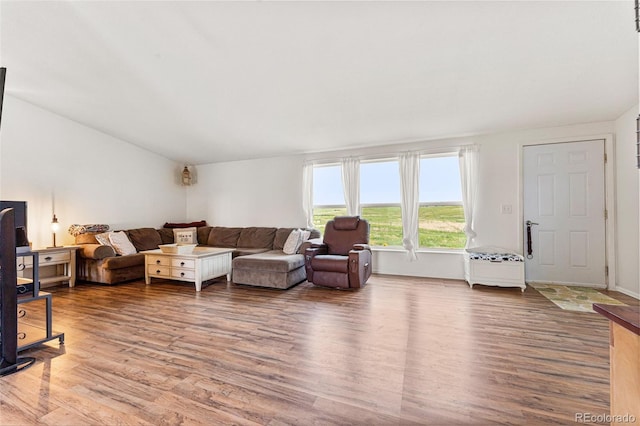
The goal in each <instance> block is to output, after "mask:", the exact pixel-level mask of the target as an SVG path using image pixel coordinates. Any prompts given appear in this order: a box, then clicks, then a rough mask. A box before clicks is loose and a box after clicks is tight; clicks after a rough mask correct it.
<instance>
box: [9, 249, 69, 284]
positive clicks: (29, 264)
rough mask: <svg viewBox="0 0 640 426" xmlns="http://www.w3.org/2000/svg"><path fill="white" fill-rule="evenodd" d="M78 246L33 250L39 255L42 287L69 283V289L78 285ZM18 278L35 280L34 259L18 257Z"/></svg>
mask: <svg viewBox="0 0 640 426" xmlns="http://www.w3.org/2000/svg"><path fill="white" fill-rule="evenodd" d="M77 249H78V247H77V246H62V247H51V248H41V249H32V250H31V251H33V252H37V253H38V266H39V270H40V285H41V286H42V285H47V284H55V283H60V282H65V281H67V282H69V287H73V286H75V285H76V250H77ZM16 261H17V267H18V277H24V278H33V257H32V256H17V258H16Z"/></svg>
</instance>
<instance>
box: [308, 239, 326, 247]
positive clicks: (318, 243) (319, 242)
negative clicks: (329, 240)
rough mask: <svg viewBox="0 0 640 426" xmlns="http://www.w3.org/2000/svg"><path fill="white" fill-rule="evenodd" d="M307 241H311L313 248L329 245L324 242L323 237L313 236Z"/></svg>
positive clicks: (310, 244)
mask: <svg viewBox="0 0 640 426" xmlns="http://www.w3.org/2000/svg"><path fill="white" fill-rule="evenodd" d="M305 242H306V243H309V246H310V247H312V248H316V247H327V245H326V244H325V243H324V242H322V238H312V239H310V240H307V241H305Z"/></svg>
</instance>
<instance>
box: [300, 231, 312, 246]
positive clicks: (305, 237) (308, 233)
mask: <svg viewBox="0 0 640 426" xmlns="http://www.w3.org/2000/svg"><path fill="white" fill-rule="evenodd" d="M298 231H300V232H302V236H301V237H300V243H301V244H302V243H304V242H305V241H307V240H308V239H309V237H311V231H309V230H308V229H298Z"/></svg>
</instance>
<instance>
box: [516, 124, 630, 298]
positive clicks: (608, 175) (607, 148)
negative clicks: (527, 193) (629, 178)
mask: <svg viewBox="0 0 640 426" xmlns="http://www.w3.org/2000/svg"><path fill="white" fill-rule="evenodd" d="M593 140H604V152H605V154H606V156H607V161H606V163H605V165H604V179H605V183H604V184H605V194H604V200H605V201H604V202H605V208H606V209H607V218H606V219H605V231H604V232H605V254H604V256H605V259H604V261H605V267H606V268H607V274H606V275H605V283H606V285H605V287H602V288H606V289H608V290H615V288H616V269H617V267H616V265H617V263H616V205H615V155H614V154H615V149H614V140H613V135H612V134H597V135H588V136H582V137H579V136H572V137H563V138H555V139H539V140H532V141H528V142H520V143H519V150H518V156H519V161H518V166H519V168H520V170H519V173H518V178H519V180H520V181H519V188H520V200H519V202H520V206H518V207H519V208H518V210H519V224H518V244H519V246H520V247H522V250H523V253H524V252H525V251H524V244H525V237H524V220H525V217H524V148H525V147H527V146H534V145H551V144H558V143H569V142H584V141H593ZM525 278H526V277H525Z"/></svg>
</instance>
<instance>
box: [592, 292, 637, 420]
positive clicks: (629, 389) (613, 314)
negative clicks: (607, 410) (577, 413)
mask: <svg viewBox="0 0 640 426" xmlns="http://www.w3.org/2000/svg"><path fill="white" fill-rule="evenodd" d="M593 309H594V310H595V311H596V312H598V313H600V314H602V315H604V316H605V317H607V318H609V331H610V335H609V354H610V361H611V362H610V365H611V367H610V368H611V419H610V420H611V424H612V425H622V424H629V423H635V421H640V306H619V305H604V304H594V305H593ZM631 419H635V420H633V421H631Z"/></svg>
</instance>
